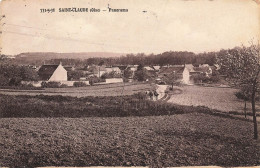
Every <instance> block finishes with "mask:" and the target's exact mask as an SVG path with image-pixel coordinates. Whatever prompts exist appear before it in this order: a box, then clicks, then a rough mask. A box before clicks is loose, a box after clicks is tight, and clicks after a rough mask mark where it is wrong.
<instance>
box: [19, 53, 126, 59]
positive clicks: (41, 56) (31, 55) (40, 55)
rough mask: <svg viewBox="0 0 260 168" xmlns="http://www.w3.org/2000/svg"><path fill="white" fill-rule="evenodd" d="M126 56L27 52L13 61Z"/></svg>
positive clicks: (118, 55) (117, 54)
mask: <svg viewBox="0 0 260 168" xmlns="http://www.w3.org/2000/svg"><path fill="white" fill-rule="evenodd" d="M123 55H126V54H123V53H112V52H80V53H54V52H28V53H21V54H18V55H16V56H15V59H28V60H49V59H61V58H68V59H72V58H73V59H87V58H91V57H103V58H108V57H120V56H123Z"/></svg>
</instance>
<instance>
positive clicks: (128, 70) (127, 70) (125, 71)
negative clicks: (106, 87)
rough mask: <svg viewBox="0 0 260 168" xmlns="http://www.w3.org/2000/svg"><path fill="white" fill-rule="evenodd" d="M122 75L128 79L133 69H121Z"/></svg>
mask: <svg viewBox="0 0 260 168" xmlns="http://www.w3.org/2000/svg"><path fill="white" fill-rule="evenodd" d="M123 76H124V78H126V79H129V78H130V77H131V76H133V71H131V69H130V68H127V69H126V70H124V71H123Z"/></svg>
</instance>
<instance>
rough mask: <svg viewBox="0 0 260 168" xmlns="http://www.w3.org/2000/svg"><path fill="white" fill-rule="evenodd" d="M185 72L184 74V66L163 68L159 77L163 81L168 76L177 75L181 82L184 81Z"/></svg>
mask: <svg viewBox="0 0 260 168" xmlns="http://www.w3.org/2000/svg"><path fill="white" fill-rule="evenodd" d="M183 72H184V66H183V65H175V66H170V67H162V68H161V69H160V72H159V74H158V77H159V79H163V78H164V77H165V76H167V75H169V74H171V73H175V74H176V76H177V78H179V80H180V81H183Z"/></svg>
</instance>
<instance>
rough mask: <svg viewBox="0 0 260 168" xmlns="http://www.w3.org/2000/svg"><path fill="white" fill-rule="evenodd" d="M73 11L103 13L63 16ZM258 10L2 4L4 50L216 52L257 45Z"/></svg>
mask: <svg viewBox="0 0 260 168" xmlns="http://www.w3.org/2000/svg"><path fill="white" fill-rule="evenodd" d="M108 4H109V7H111V8H113V9H122V8H123V9H128V12H126V13H112V12H108V11H102V10H107V9H108V8H107V7H108ZM71 7H76V8H89V9H90V8H97V9H100V10H101V12H96V13H92V12H82V13H80V12H78V13H73V12H70V13H61V12H59V8H71ZM42 8H45V9H48V8H55V10H56V11H55V12H54V13H41V12H40V9H42ZM258 10H259V5H258V4H257V3H256V2H255V1H253V0H211V1H209V0H143V1H139V0H120V1H118V0H117V1H116V0H95V1H94V0H37V1H35V0H2V2H1V7H0V11H1V16H2V15H5V17H4V18H1V25H0V26H1V27H0V29H1V31H2V34H0V35H1V39H0V45H1V48H2V49H1V51H2V53H3V54H8V55H9V54H11V55H12V54H19V53H22V52H119V53H138V52H144V53H161V52H164V51H169V50H172V51H193V52H204V51H216V50H219V49H222V48H223V49H226V48H232V47H235V46H239V45H241V44H245V45H247V44H248V42H249V41H250V40H252V39H258V37H259V28H260V27H259V24H258V23H259V22H258V21H259V12H258ZM143 11H146V12H143Z"/></svg>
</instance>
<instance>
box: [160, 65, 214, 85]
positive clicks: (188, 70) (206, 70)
mask: <svg viewBox="0 0 260 168" xmlns="http://www.w3.org/2000/svg"><path fill="white" fill-rule="evenodd" d="M171 73H176V75H177V77H178V78H179V79H180V80H181V81H182V83H184V84H192V83H193V81H192V78H191V77H192V76H193V75H195V74H205V75H206V76H210V75H211V74H212V69H211V68H210V66H206V65H205V66H200V67H194V66H193V65H192V64H185V65H174V66H165V67H162V68H161V69H160V72H159V76H158V77H159V78H163V76H167V75H169V74H171Z"/></svg>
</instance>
